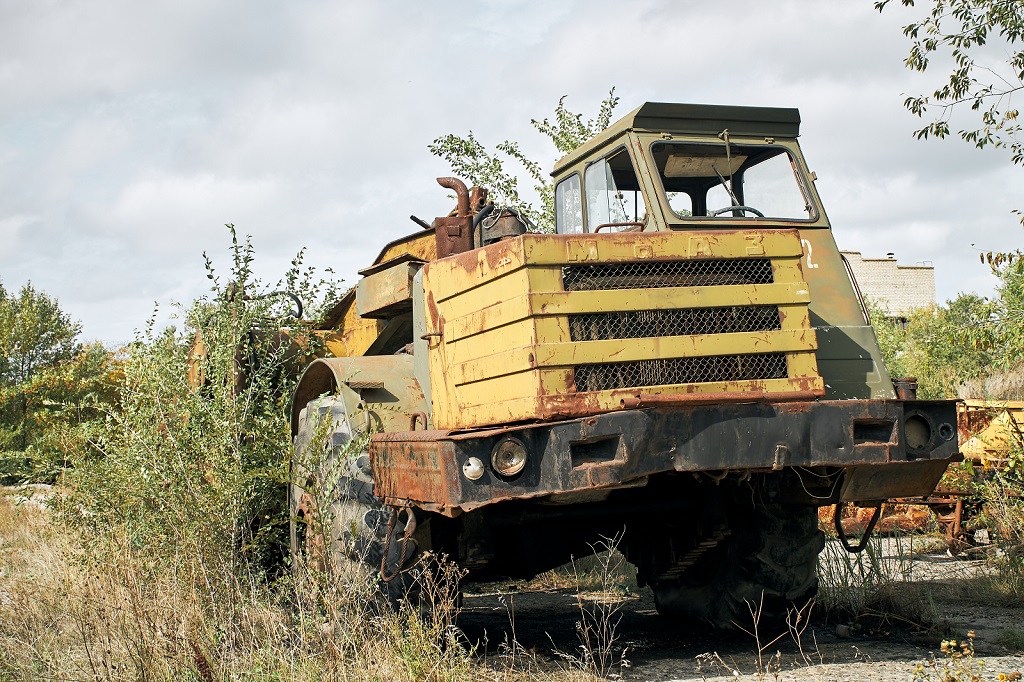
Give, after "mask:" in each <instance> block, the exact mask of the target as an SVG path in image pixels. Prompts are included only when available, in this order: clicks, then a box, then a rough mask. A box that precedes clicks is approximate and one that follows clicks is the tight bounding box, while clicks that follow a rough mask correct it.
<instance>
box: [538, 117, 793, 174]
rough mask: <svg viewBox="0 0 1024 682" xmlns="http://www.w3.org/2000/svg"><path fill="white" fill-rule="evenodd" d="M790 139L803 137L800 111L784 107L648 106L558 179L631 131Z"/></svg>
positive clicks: (580, 153) (574, 156)
mask: <svg viewBox="0 0 1024 682" xmlns="http://www.w3.org/2000/svg"><path fill="white" fill-rule="evenodd" d="M726 128H728V129H729V134H730V135H735V136H757V137H761V136H764V137H789V138H794V137H797V135H799V134H800V111H799V110H797V109H793V108H781V107H739V106H728V105H719V104H677V103H673V102H647V103H645V104H642V105H641V106H639V107H637V108H636V109H634V110H633V111H631V112H629V113H628V114H626V115H625V116H623V117H622V118H620V119H619V120H618V121H616V122H615V123H612V124H611V125H610V126H608V127H607V128H605V129H604V130H603V131H602V132H601V133H599V134H598V135H596V136H594V137H593V138H591V139H590V140H588V141H587V142H585V143H583V144H582V145H581V146H580V147H579V148H577V149H575V150H574V151H572V152H570V153H569V154H567V155H566V156H565V157H563V158H562V159H560V160H559V161H558V162H556V163H555V169H554V171H553V172H552V175H557V174H558V173H560V172H561V171H562V170H564V169H565V168H566V167H567V166H571V165H572V164H574V163H576V161H578V160H579V159H580V158H582V157H584V156H586V155H588V154H590V153H591V152H593V151H594V150H595V149H599V148H601V147H603V146H604V145H606V144H608V142H610V141H611V140H612V139H614V138H616V137H618V136H619V135H621V134H622V133H624V132H626V131H629V130H638V131H644V132H656V133H672V134H676V135H718V133H720V132H722V131H723V130H725V129H726Z"/></svg>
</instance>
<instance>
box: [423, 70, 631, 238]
mask: <svg viewBox="0 0 1024 682" xmlns="http://www.w3.org/2000/svg"><path fill="white" fill-rule="evenodd" d="M566 97H567V95H563V96H562V97H561V99H559V100H558V106H557V107H555V116H554V120H549V119H547V118H545V119H543V120H541V121H538V120H537V119H531V120H530V123H531V124H532V125H533V127H534V128H535V129H536V130H537V132H539V133H541V134H543V135H544V136H545V137H547V138H548V139H549V140H551V143H552V144H553V145H554V147H555V150H556V151H557V152H558V153H559V154H560V155H565V154H568V153H569V152H571V151H572V150H574V149H576V148H577V147H579V146H580V145H581V144H583V143H584V142H586V141H587V140H589V139H590V138H592V137H593V136H594V135H597V134H598V133H599V132H601V131H602V130H604V129H605V128H607V127H608V124H609V123H611V120H612V114H613V112H614V111H615V107H616V106H617V105H618V103H619V98H618V97H616V96H615V88H612V89H611V90H610V91H609V92H608V97H606V98H605V99H604V100H603V101H602V102H601V106H600V108H599V110H598V113H597V116H595V117H594V118H592V119H588V120H586V121H584V120H583V114H580V113H576V112H573V111H570V110H569V109H568V108H566V106H565V100H566ZM427 148H428V149H429V150H430V151H431V153H433V154H434V155H435V156H439V157H441V158H442V159H444V160H445V161H447V162H448V163H449V164H451V167H452V172H453V173H454V174H455V175H456V176H458V177H459V178H461V179H463V180H465V181H466V182H468V183H469V184H470V185H477V186H480V187H486V188H487V189H488V190H489V192H490V194H489V198H490V200H491V201H493V202H494V203H495V204H496V205H499V206H510V207H513V208H515V209H517V210H519V211H520V212H521V213H522V214H523V215H524V216H525V217H526V218H527V219H528V220H530V222H532V223H533V224H534V226H535V227H536V228H537V229H538V230H540V231H542V232H553V231H554V229H555V188H554V185H553V184H552V183H551V179H550V178H549V176H548V175H547V173H546V172H545V169H544V168H543V167H542V166H541V165H540V164H539V163H537V162H536V161H534V160H532V159H528V158H527V157H526V155H525V154H523V152H522V151H521V149H520V147H519V144H518V143H516V142H510V141H509V140H505V141H504V142H502V143H500V144H498V145H497V146H496V147H495V150H494V151H493V152H492V151H488V150H487V147H485V146H484V145H483V144H482V143H481V142H479V141H478V140H477V139H476V137H475V136H474V135H473V131H472V130H471V131H469V133H468V134H467V135H466V136H465V137H462V136H459V135H454V134H448V135H443V136H441V137H439V138H437V139H436V140H434V141H433V143H431V144H430V145H428V147H427ZM510 162H514V163H517V164H518V165H519V166H521V167H522V168H523V169H524V170H525V172H526V175H527V176H528V177H529V178H530V180H531V181H532V182H533V183H534V184H533V190H534V192H536V194H537V196H538V197H539V199H540V205H539V206H534V205H533V204H532V203H531V202H529V201H527V200H526V199H524V198H523V197H522V196H521V195H520V193H519V178H518V177H517V176H516V175H515V174H513V173H511V172H509V170H508V169H507V164H508V163H510Z"/></svg>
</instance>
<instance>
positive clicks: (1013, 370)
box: [869, 259, 1024, 399]
mask: <svg viewBox="0 0 1024 682" xmlns="http://www.w3.org/2000/svg"><path fill="white" fill-rule="evenodd" d="M992 269H993V272H994V273H995V274H996V276H997V277H998V278H999V282H1000V283H999V286H998V287H997V295H996V296H994V297H993V298H991V299H990V298H985V297H982V296H978V295H977V294H960V295H959V296H958V297H957V298H955V299H953V300H952V301H947V302H946V304H945V305H944V306H935V307H932V308H924V309H920V310H917V311H915V312H914V313H912V314H911V316H910V317H909V318H908V319H907V320H906V322H905V323H901V322H900V321H897V320H892V319H888V318H886V317H885V315H884V312H883V310H882V309H881V308H880V307H879V306H877V305H875V304H873V303H870V302H869V307H870V313H871V320H872V324H873V326H874V328H875V335H876V337H877V338H878V344H879V346H880V348H881V350H882V357H883V358H884V360H885V365H886V367H887V368H888V370H889V374H890V376H893V377H917V380H918V396H919V397H921V398H925V399H932V398H953V397H957V394H958V392H960V390H961V388H962V387H963V386H964V385H965V384H969V392H973V393H975V394H976V395H971V396H961V397H975V398H984V397H1004V398H1006V397H1011V396H1007V395H1002V396H989V395H987V394H988V393H992V392H993V391H991V390H986V389H985V388H983V387H982V388H980V389H979V388H977V386H978V385H983V384H984V382H983V381H982V380H984V379H987V378H990V377H991V376H992V375H993V374H994V373H997V372H1001V373H1003V374H1011V375H1015V374H1019V373H1020V371H1021V361H1022V359H1024V325H1022V322H1024V263H1022V262H1021V261H1020V260H1019V259H1017V260H1012V261H1001V262H1000V263H999V264H998V265H993V266H992ZM989 383H992V382H989ZM1004 383H1006V382H1004Z"/></svg>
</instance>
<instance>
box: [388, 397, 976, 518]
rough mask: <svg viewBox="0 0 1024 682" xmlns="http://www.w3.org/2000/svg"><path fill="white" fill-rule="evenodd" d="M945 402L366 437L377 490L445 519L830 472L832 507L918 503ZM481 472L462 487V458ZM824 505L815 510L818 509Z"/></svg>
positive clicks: (950, 435) (937, 470) (950, 445)
mask: <svg viewBox="0 0 1024 682" xmlns="http://www.w3.org/2000/svg"><path fill="white" fill-rule="evenodd" d="M955 405H956V403H955V401H901V400H833V401H828V400H819V401H808V402H787V403H746V404H719V405H694V406H686V407H665V408H654V409H636V410H623V411H618V412H612V413H607V414H602V415H597V416H592V417H584V418H580V419H573V420H569V421H562V422H554V423H544V424H529V425H521V426H512V427H506V428H500V429H489V430H475V431H408V432H391V433H382V434H377V435H375V436H373V439H372V442H371V444H370V457H371V463H372V466H373V476H374V481H375V486H376V493H377V495H378V496H380V497H383V498H385V499H386V501H387V502H388V503H389V504H413V505H415V506H418V507H420V508H424V509H427V510H430V511H436V512H440V513H443V514H446V515H455V514H458V513H460V512H464V511H470V510H472V509H475V508H478V507H481V506H484V505H487V504H491V503H494V502H500V501H503V500H510V499H526V498H536V497H541V496H549V495H558V494H562V493H572V492H581V491H589V490H595V489H607V488H615V487H618V486H630V485H633V486H635V485H640V484H643V482H644V480H645V477H647V476H651V475H654V474H659V473H664V472H672V471H676V472H701V471H707V472H715V473H721V472H730V471H734V472H744V471H772V470H775V471H781V470H785V469H788V468H791V467H837V468H841V469H842V470H843V475H842V476H841V477H838V476H837V477H836V481H837V483H836V486H837V487H838V489H837V490H835V491H834V495H833V497H834V498H835V499H832V500H831V501H832V502H835V501H839V500H842V501H853V502H857V501H862V502H864V501H875V500H884V499H889V498H892V497H914V496H920V495H928V494H930V493H931V492H932V490H933V489H934V487H935V485H936V483H937V482H938V480H939V479H940V478H941V477H942V474H943V472H944V471H945V470H946V466H947V465H948V464H949V463H950V462H954V461H959V460H960V459H961V458H960V456H959V453H958V451H957V432H956V423H957V419H956V407H955ZM509 437H511V438H515V439H517V440H519V441H520V442H521V443H522V445H523V446H525V449H526V452H527V453H528V455H527V462H526V466H525V467H524V468H523V470H522V471H521V472H520V473H519V474H518V475H516V476H515V477H512V478H503V477H501V476H499V475H498V474H497V473H496V472H495V471H494V469H493V467H492V465H491V453H492V450H493V448H494V447H495V446H496V445H497V444H498V442H499V441H501V440H502V439H507V438H509ZM473 457H475V458H477V459H478V460H480V462H482V463H483V474H482V475H481V476H480V477H479V478H478V479H476V480H470V479H469V478H467V476H466V475H465V474H464V473H463V467H464V465H466V463H467V461H468V460H470V458H473ZM828 503H829V502H828V501H823V502H822V504H828Z"/></svg>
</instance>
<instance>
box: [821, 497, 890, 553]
mask: <svg viewBox="0 0 1024 682" xmlns="http://www.w3.org/2000/svg"><path fill="white" fill-rule="evenodd" d="M883 506H884V505H883V503H881V502H879V503H878V506H877V507H875V513H874V514H872V515H871V520H870V521H868V527H867V528H866V529H865V530H864V535H862V536H861V538H860V542H858V543H857V544H856V545H851V544H850V540H849V538H847V537H846V531H845V530H843V503H842V502H836V508H835V516H834V517H833V519H832V520H833V521H834V522H835V526H836V535H837V536H838V537H839V542H841V543H843V549H845V550H846V551H847V552H849V553H850V554H860V553H861V552H863V551H864V548H865V547H867V546H868V540H870V539H871V531H873V530H874V529H875V524H876V523H878V519H879V517H881V516H882V507H883Z"/></svg>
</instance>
